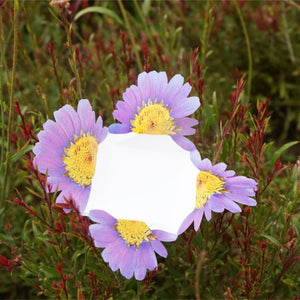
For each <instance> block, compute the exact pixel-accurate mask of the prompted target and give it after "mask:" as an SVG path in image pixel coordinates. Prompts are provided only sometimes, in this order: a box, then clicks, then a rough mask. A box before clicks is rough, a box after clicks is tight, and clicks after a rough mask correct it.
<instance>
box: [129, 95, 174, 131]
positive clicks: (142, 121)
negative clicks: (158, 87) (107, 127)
mask: <svg viewBox="0 0 300 300" xmlns="http://www.w3.org/2000/svg"><path fill="white" fill-rule="evenodd" d="M131 125H132V129H131V130H132V131H133V132H136V133H145V134H166V135H170V134H175V133H176V131H178V130H179V128H176V126H175V120H174V118H172V117H171V116H170V109H168V107H167V105H164V103H163V100H162V101H160V102H159V103H158V101H157V99H155V101H154V102H152V100H151V99H149V100H148V102H147V104H146V103H145V102H143V104H142V107H138V111H137V114H135V118H134V120H132V121H131Z"/></svg>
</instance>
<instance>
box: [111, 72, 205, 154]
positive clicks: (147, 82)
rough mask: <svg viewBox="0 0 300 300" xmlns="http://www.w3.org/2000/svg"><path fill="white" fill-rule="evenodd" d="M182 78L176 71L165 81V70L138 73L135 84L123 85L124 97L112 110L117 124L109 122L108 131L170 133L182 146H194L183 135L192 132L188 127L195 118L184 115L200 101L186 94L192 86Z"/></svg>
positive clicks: (193, 147)
mask: <svg viewBox="0 0 300 300" xmlns="http://www.w3.org/2000/svg"><path fill="white" fill-rule="evenodd" d="M183 81H184V79H183V77H182V76H181V75H179V74H177V75H175V76H174V77H173V78H172V79H171V80H170V81H169V82H168V78H167V75H166V73H165V72H159V73H158V72H156V71H152V72H149V73H147V72H143V73H141V74H139V76H138V80H137V86H136V85H131V86H130V87H129V88H127V89H126V91H125V93H123V99H124V101H118V102H117V109H116V110H115V111H114V112H113V116H114V118H115V119H117V120H118V121H120V122H121V124H112V125H110V126H109V132H111V133H127V132H130V131H132V132H136V133H144V134H159V135H170V136H171V137H172V138H173V140H174V141H175V142H176V143H178V144H179V145H180V146H181V147H183V148H184V149H186V150H193V149H195V146H194V144H193V143H192V142H191V141H189V140H188V139H187V138H185V137H184V136H185V135H193V134H194V133H195V129H194V128H191V127H192V126H195V125H197V124H198V121H197V120H195V119H192V118H187V117H186V116H188V115H191V114H192V113H194V112H195V111H196V109H197V108H198V107H199V106H200V102H199V98H198V97H188V95H189V93H190V91H191V89H192V87H191V85H190V84H189V83H185V84H183Z"/></svg>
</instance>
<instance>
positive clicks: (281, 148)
mask: <svg viewBox="0 0 300 300" xmlns="http://www.w3.org/2000/svg"><path fill="white" fill-rule="evenodd" d="M298 143H299V142H298V141H293V142H289V143H286V144H284V145H283V146H282V147H280V148H279V149H278V150H277V151H276V152H275V153H274V155H273V156H272V158H271V165H274V164H275V162H276V160H277V158H278V157H279V156H280V155H281V154H282V153H283V152H284V151H286V150H287V149H288V148H290V147H292V146H294V145H296V144H298Z"/></svg>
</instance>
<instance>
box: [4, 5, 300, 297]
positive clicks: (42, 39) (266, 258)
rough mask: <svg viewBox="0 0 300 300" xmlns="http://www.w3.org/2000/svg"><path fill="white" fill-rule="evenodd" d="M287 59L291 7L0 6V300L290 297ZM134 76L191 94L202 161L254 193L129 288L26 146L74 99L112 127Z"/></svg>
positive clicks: (293, 233)
mask: <svg viewBox="0 0 300 300" xmlns="http://www.w3.org/2000/svg"><path fill="white" fill-rule="evenodd" d="M299 53H300V2H299V1H293V0H286V1H275V0H274V1H272V0H270V1H250V0H248V1H246V0H232V1H230V0H228V1H226V0H222V1H212V0H203V1H180V0H178V1H175V0H173V1H160V0H156V1H151V0H144V1H141V0H133V1H122V0H117V1H97V0H94V1H84V0H76V1H70V2H68V1H64V0H53V1H51V2H50V1H20V0H14V1H6V0H1V1H0V59H1V61H0V72H1V76H0V103H1V123H0V130H1V135H0V138H1V174H0V187H1V199H0V201H1V202H0V268H1V273H0V298H61V299H70V298H78V299H85V298H86V299H96V298H98V299H109V298H111V299H112V298H120V299H128V298H132V299H140V298H141V299H142V298H151V299H175V298H185V299H188V298H197V299H200V298H204V299H205V298H226V299H237V298H270V299H273V298H276V299H299V297H300V294H299V290H300V277H299V274H300V244H299V232H300V216H299V211H300V204H299V203H300V202H299V169H300V161H299V160H298V159H299V158H298V155H299V152H300V151H299V150H300V146H299V143H297V141H299V139H300V138H299V137H300V109H299V108H300V101H299V99H300V56H299ZM143 70H146V71H150V70H157V71H166V72H167V73H168V75H169V78H170V77H171V76H172V75H174V74H176V73H180V74H182V75H183V76H184V77H185V80H186V81H189V82H190V83H191V84H192V86H193V91H192V93H193V94H194V95H196V96H199V98H200V99H201V104H202V105H201V107H200V109H199V110H198V111H197V112H196V113H195V116H194V117H196V118H197V119H198V120H199V125H198V127H197V133H196V135H195V137H194V142H195V144H196V145H197V147H198V149H199V151H200V153H201V155H202V157H208V158H210V159H212V160H214V161H215V162H217V161H218V162H220V161H224V162H225V163H226V164H228V166H229V169H234V170H236V172H237V173H238V174H240V175H245V176H248V177H251V178H254V179H255V180H257V181H258V183H259V188H258V191H257V196H256V200H257V201H258V205H257V207H254V208H249V207H243V212H242V213H240V214H236V215H232V214H231V213H229V212H224V213H223V214H213V218H212V220H211V221H210V222H206V221H203V222H202V225H201V228H200V230H199V231H198V232H196V233H195V232H194V231H193V230H192V229H191V228H190V229H189V230H188V231H187V232H186V233H185V234H183V235H182V236H180V237H179V238H178V239H177V241H176V242H175V243H172V244H168V243H166V244H165V245H166V246H167V248H168V252H169V256H168V258H167V259H159V267H158V269H157V270H156V271H153V272H149V273H148V275H147V277H146V279H145V280H144V281H142V282H137V281H135V280H134V279H132V280H126V279H125V278H123V277H122V276H121V275H120V274H119V273H118V272H116V273H113V272H112V271H111V270H110V269H109V267H108V266H107V265H106V263H104V262H103V260H102V258H101V250H100V249H96V248H94V247H93V243H92V241H91V239H90V237H89V236H88V225H89V223H90V221H89V220H88V219H87V218H84V217H81V216H80V215H79V214H77V213H76V212H74V213H70V214H68V215H66V214H65V213H64V212H63V211H62V210H61V209H60V208H59V207H57V206H55V198H56V195H55V194H47V193H46V192H45V191H46V178H45V176H42V175H41V174H39V173H38V172H37V171H36V170H35V169H34V167H33V166H32V158H33V154H32V152H31V149H32V148H33V145H34V144H35V143H36V141H37V137H36V136H37V134H38V132H39V131H40V130H41V129H42V124H43V123H44V122H45V121H46V120H47V119H48V118H50V119H53V112H54V111H55V110H57V109H58V108H60V107H61V106H62V105H64V104H66V103H69V104H71V105H73V106H74V107H76V106H77V102H78V100H79V99H81V98H88V99H89V100H90V101H91V103H92V105H93V108H94V110H95V111H96V113H97V114H98V113H99V114H100V115H101V116H102V117H103V120H104V124H105V125H106V126H108V125H109V124H111V123H112V122H114V120H113V117H112V111H113V109H114V105H115V103H116V101H117V100H119V99H121V97H122V93H123V92H124V91H125V89H126V87H128V86H129V85H131V84H135V83H136V78H137V75H138V74H139V73H140V72H141V71H143ZM297 160H298V161H297ZM183 200H184V199H183ZM158 209H159V208H158Z"/></svg>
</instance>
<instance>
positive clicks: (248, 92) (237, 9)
mask: <svg viewBox="0 0 300 300" xmlns="http://www.w3.org/2000/svg"><path fill="white" fill-rule="evenodd" d="M233 3H234V6H235V9H236V11H237V13H238V15H239V19H240V22H241V25H242V29H243V33H244V36H245V41H246V45H247V53H248V82H247V84H248V91H247V100H248V101H249V100H250V95H251V81H252V65H253V62H252V52H251V46H250V40H249V35H248V31H247V28H246V25H245V22H244V18H243V16H242V13H241V10H240V7H239V5H238V3H237V0H233Z"/></svg>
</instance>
